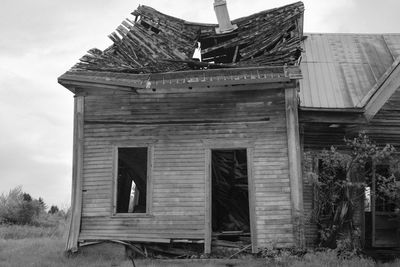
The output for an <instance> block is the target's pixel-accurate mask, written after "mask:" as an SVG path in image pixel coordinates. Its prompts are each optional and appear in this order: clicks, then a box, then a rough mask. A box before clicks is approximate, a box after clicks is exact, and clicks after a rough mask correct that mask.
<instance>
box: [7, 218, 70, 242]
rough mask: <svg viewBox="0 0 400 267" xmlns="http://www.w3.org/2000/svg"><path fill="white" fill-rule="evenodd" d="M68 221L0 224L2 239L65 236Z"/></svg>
mask: <svg viewBox="0 0 400 267" xmlns="http://www.w3.org/2000/svg"><path fill="white" fill-rule="evenodd" d="M66 225H67V222H66V221H60V222H59V223H58V224H56V225H50V226H46V227H43V226H31V225H0V239H26V238H43V237H49V238H63V237H65V232H66V231H65V229H66Z"/></svg>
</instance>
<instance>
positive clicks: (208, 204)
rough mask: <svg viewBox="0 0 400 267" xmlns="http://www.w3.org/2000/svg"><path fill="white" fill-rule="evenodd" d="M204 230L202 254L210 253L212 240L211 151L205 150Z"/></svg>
mask: <svg viewBox="0 0 400 267" xmlns="http://www.w3.org/2000/svg"><path fill="white" fill-rule="evenodd" d="M205 166H206V170H205V181H204V182H205V190H206V191H205V196H206V198H205V229H204V234H205V236H204V253H205V254H210V253H211V239H212V226H211V220H212V218H211V217H212V193H211V192H212V181H211V179H212V174H211V149H210V148H206V149H205Z"/></svg>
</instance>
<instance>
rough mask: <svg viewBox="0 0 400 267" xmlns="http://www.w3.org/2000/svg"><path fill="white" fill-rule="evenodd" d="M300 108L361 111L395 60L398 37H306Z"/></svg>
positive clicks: (335, 35)
mask: <svg viewBox="0 0 400 267" xmlns="http://www.w3.org/2000/svg"><path fill="white" fill-rule="evenodd" d="M305 36H307V38H306V39H305V40H304V42H303V48H304V50H305V52H304V53H303V54H302V57H303V58H302V61H301V70H302V73H303V80H301V81H300V101H301V107H309V108H354V107H360V103H361V101H362V99H363V98H364V96H365V95H367V94H368V92H369V91H370V90H371V89H372V88H373V86H374V85H375V83H376V82H377V81H378V80H379V78H380V77H381V76H382V75H383V74H384V73H385V71H386V70H387V69H388V68H390V67H391V65H392V63H393V62H394V59H395V58H397V57H398V56H400V34H325V33H324V34H317V33H314V34H305Z"/></svg>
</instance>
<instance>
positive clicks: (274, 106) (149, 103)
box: [80, 90, 294, 247]
mask: <svg viewBox="0 0 400 267" xmlns="http://www.w3.org/2000/svg"><path fill="white" fill-rule="evenodd" d="M84 133H85V136H84V170H83V174H84V181H83V209H82V212H83V214H82V215H83V216H82V227H81V233H80V239H81V240H89V239H123V240H141V239H154V240H157V239H160V238H166V239H172V238H174V239H177V238H193V239H203V238H204V236H205V214H206V210H205V207H206V199H205V196H206V190H208V189H207V188H206V184H205V177H206V162H205V160H206V149H207V148H206V145H205V143H207V141H210V140H211V141H213V142H218V140H221V141H222V140H223V141H225V142H226V141H227V140H241V141H246V142H247V143H252V146H253V147H254V149H253V162H252V163H250V162H249V164H252V167H253V179H254V187H255V192H254V195H255V198H254V199H255V205H254V206H255V217H256V223H255V225H256V232H257V236H258V239H257V245H258V246H259V247H263V246H267V245H268V244H271V243H273V244H275V245H278V246H288V245H293V244H294V237H293V226H292V218H291V200H290V181H289V171H288V150H287V137H286V136H287V135H286V115H285V97H284V91H282V90H268V91H267V90H266V91H263V90H255V91H235V92H211V93H210V92H208V93H184V94H183V93H181V94H178V93H172V94H157V93H154V94H134V93H129V92H113V93H108V92H105V91H102V92H99V93H98V94H96V95H93V94H89V95H87V96H86V97H85V126H84ZM147 142H148V143H151V145H152V147H153V155H152V170H151V181H152V192H151V196H152V201H151V207H150V209H151V214H150V216H148V217H143V218H138V217H129V218H127V217H118V216H115V217H112V213H113V204H112V192H113V168H114V167H113V148H114V147H115V146H118V145H122V146H124V145H135V144H139V145H140V144H142V145H143V144H144V143H147Z"/></svg>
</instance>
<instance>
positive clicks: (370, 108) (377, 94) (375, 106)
mask: <svg viewBox="0 0 400 267" xmlns="http://www.w3.org/2000/svg"><path fill="white" fill-rule="evenodd" d="M399 86H400V56H399V57H397V58H396V60H395V61H394V62H393V64H392V66H391V67H390V68H389V69H388V70H387V71H386V72H385V73H384V74H383V76H382V77H381V78H380V79H379V80H378V81H377V82H376V84H375V85H374V87H373V88H372V89H371V90H370V92H369V93H368V94H367V95H366V96H365V97H364V98H363V100H362V101H361V102H360V104H359V105H357V106H360V107H364V109H365V113H364V115H365V117H366V118H367V120H368V121H371V120H372V119H373V118H374V116H375V115H376V114H377V113H378V112H379V110H380V109H381V108H382V107H383V105H385V103H386V102H387V101H388V100H389V98H390V97H391V96H392V95H393V93H394V92H395V91H396V90H397V89H398V88H399Z"/></svg>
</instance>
